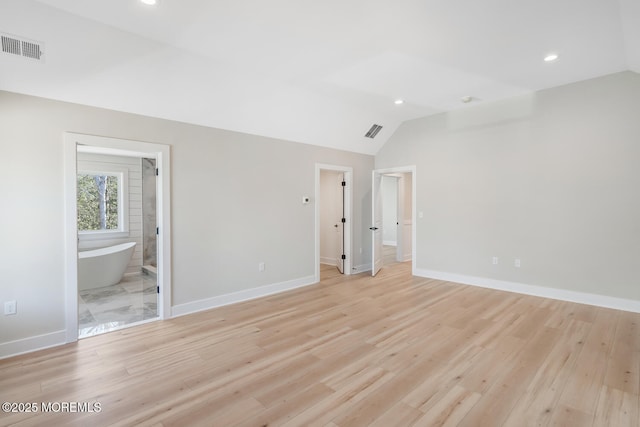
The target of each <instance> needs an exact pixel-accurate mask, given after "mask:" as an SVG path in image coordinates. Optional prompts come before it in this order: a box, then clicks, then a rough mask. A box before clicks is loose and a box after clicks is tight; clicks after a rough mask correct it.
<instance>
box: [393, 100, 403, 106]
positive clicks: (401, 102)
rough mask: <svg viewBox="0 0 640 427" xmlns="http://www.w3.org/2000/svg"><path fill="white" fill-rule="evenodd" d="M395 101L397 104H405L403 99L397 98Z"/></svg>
mask: <svg viewBox="0 0 640 427" xmlns="http://www.w3.org/2000/svg"><path fill="white" fill-rule="evenodd" d="M393 103H394V104H396V105H400V104H404V101H403V100H402V99H396V100H395V101H393Z"/></svg>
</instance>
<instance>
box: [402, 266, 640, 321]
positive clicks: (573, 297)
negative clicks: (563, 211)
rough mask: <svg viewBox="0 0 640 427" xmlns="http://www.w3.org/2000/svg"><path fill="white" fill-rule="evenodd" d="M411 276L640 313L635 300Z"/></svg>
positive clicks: (432, 274) (428, 273)
mask: <svg viewBox="0 0 640 427" xmlns="http://www.w3.org/2000/svg"><path fill="white" fill-rule="evenodd" d="M413 275H414V276H419V277H425V278H430V279H438V280H446V281H448V282H454V283H460V284H463V285H471V286H478V287H481V288H488V289H496V290H500V291H507V292H515V293H518V294H524V295H533V296H537V297H543V298H550V299H555V300H560V301H569V302H575V303H579V304H588V305H594V306H597V307H605V308H613V309H616V310H623V311H631V312H633V313H640V301H637V300H630V299H624V298H617V297H611V296H606V295H597V294H590V293H587V292H578V291H570V290H567V289H558V288H547V287H545V286H535V285H527V284H525V283H517V282H508V281H504V280H496V279H489V278H486V277H476V276H466V275H463V274H456V273H447V272H443V271H435V270H425V269H415V270H414V272H413Z"/></svg>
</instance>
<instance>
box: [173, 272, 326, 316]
mask: <svg viewBox="0 0 640 427" xmlns="http://www.w3.org/2000/svg"><path fill="white" fill-rule="evenodd" d="M314 283H317V281H316V280H315V278H314V276H307V277H301V278H299V279H293V280H288V281H286V282H280V283H273V284H271V285H265V286H260V287H258V288H252V289H245V290H242V291H238V292H233V293H230V294H225V295H218V296H215V297H211V298H206V299H201V300H198V301H193V302H188V303H185V304H178V305H174V306H173V307H172V308H171V317H178V316H184V315H185V314H191V313H196V312H198V311H203V310H209V309H212V308H216V307H222V306H223V305H229V304H235V303H237V302H242V301H247V300H251V299H255V298H260V297H264V296H267V295H272V294H277V293H280V292H284V291H289V290H292V289H296V288H301V287H303V286H308V285H313V284H314Z"/></svg>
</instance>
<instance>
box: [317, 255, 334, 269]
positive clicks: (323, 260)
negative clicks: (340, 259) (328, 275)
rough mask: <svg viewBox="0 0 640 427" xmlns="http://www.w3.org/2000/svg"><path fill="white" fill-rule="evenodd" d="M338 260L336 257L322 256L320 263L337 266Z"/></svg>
mask: <svg viewBox="0 0 640 427" xmlns="http://www.w3.org/2000/svg"><path fill="white" fill-rule="evenodd" d="M336 261H337V260H336V259H335V258H329V257H325V256H321V257H320V264H326V265H332V266H334V267H335V265H336Z"/></svg>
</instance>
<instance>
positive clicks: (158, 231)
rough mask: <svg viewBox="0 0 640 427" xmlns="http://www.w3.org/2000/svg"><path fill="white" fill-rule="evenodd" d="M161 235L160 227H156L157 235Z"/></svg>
mask: <svg viewBox="0 0 640 427" xmlns="http://www.w3.org/2000/svg"><path fill="white" fill-rule="evenodd" d="M159 235H160V227H156V236H159Z"/></svg>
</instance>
